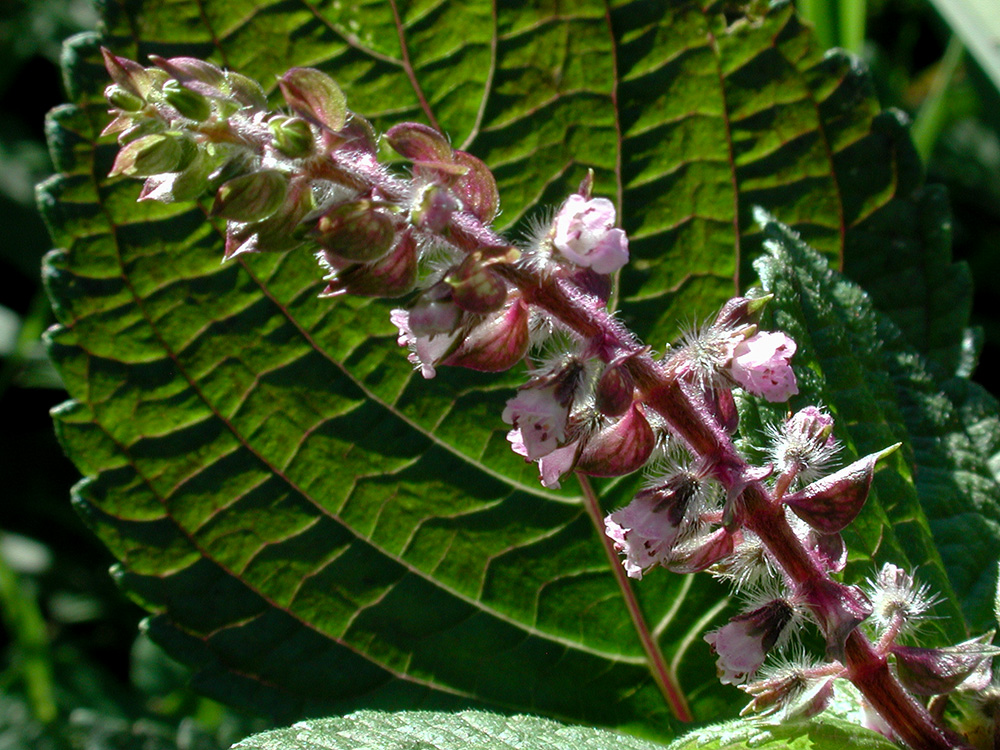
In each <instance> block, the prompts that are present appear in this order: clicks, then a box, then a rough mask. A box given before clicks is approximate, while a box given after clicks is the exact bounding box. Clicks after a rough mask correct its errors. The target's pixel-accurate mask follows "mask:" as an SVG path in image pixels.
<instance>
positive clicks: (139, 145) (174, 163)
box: [110, 133, 198, 177]
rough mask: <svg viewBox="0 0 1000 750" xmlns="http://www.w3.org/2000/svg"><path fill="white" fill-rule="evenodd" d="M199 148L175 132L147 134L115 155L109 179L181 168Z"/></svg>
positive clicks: (141, 175) (146, 174) (147, 174)
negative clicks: (115, 176) (120, 175)
mask: <svg viewBox="0 0 1000 750" xmlns="http://www.w3.org/2000/svg"><path fill="white" fill-rule="evenodd" d="M197 150H198V147H197V146H196V145H195V144H194V141H192V140H191V139H190V138H188V137H187V136H182V135H179V134H174V133H157V134H154V135H147V136H143V137H142V138H139V139H137V140H135V141H132V142H131V143H129V144H127V145H126V146H124V147H123V148H122V149H121V151H119V152H118V158H116V159H115V163H114V166H113V167H112V168H111V172H110V174H111V176H114V175H118V174H124V175H129V176H130V177H147V176H149V175H153V174H162V173H163V172H173V171H176V170H178V169H183V168H184V167H185V166H186V165H187V164H189V163H190V162H191V161H192V160H193V159H194V157H195V155H196V154H197Z"/></svg>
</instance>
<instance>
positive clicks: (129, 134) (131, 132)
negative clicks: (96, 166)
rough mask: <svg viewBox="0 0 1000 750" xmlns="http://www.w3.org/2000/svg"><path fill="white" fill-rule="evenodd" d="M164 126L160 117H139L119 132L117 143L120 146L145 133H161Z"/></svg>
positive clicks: (143, 135)
mask: <svg viewBox="0 0 1000 750" xmlns="http://www.w3.org/2000/svg"><path fill="white" fill-rule="evenodd" d="M116 122H117V120H116ZM165 128H166V125H165V123H164V122H163V121H162V120H160V119H145V118H141V119H139V121H138V122H135V123H133V124H131V125H129V126H128V127H127V128H125V129H124V130H123V131H122V132H121V134H120V135H119V136H118V143H119V144H121V145H122V146H127V145H128V144H130V143H133V142H134V141H137V140H139V139H140V138H144V137H146V136H147V135H156V134H157V133H163V130H164V129H165ZM119 156H121V154H119ZM112 173H113V172H112Z"/></svg>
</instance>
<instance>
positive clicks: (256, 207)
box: [212, 169, 288, 222]
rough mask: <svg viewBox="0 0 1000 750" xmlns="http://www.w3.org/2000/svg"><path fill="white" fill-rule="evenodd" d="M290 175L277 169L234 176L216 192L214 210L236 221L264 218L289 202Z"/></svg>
mask: <svg viewBox="0 0 1000 750" xmlns="http://www.w3.org/2000/svg"><path fill="white" fill-rule="evenodd" d="M287 190H288V179H287V178H286V177H285V175H283V174H282V173H281V172H279V171H277V170H276V169H262V170H260V171H258V172H251V173H250V174H247V175H242V176H241V177H234V178H233V179H231V180H229V181H228V182H226V183H225V184H224V185H223V186H222V187H220V188H219V190H218V192H217V193H216V194H215V203H214V204H213V205H212V213H213V214H215V215H217V216H224V217H225V218H227V219H232V220H234V221H246V222H253V221H260V220H261V219H266V218H267V217H268V216H270V215H271V214H273V213H274V212H275V211H277V210H278V208H280V207H281V204H282V203H284V202H285V195H286V193H287Z"/></svg>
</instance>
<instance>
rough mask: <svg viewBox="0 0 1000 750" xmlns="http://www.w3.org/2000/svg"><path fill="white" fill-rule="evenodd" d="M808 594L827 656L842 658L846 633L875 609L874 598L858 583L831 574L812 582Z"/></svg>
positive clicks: (839, 659) (851, 630)
mask: <svg viewBox="0 0 1000 750" xmlns="http://www.w3.org/2000/svg"><path fill="white" fill-rule="evenodd" d="M806 595H807V600H808V603H809V606H810V608H811V609H812V612H813V614H814V615H815V617H816V619H817V621H818V622H819V626H820V630H822V632H823V635H824V636H825V637H826V655H827V658H829V659H836V660H838V661H843V659H844V644H845V643H846V641H847V636H849V635H850V634H851V633H852V632H853V631H854V629H855V628H856V627H858V625H860V624H861V623H862V622H864V621H865V620H866V619H867V618H868V616H869V615H870V614H871V613H872V605H871V602H870V601H868V597H866V596H865V595H864V593H863V592H862V591H861V589H859V588H858V587H857V586H845V585H844V584H842V583H839V582H837V581H834V580H833V579H831V578H822V579H819V580H818V581H816V582H814V583H812V584H810V587H809V588H808V590H807V592H806Z"/></svg>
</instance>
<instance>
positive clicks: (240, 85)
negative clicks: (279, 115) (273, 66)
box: [225, 70, 267, 111]
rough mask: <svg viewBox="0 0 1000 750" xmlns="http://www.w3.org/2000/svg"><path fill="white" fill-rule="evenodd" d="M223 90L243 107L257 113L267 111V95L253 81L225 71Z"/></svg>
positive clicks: (230, 71)
mask: <svg viewBox="0 0 1000 750" xmlns="http://www.w3.org/2000/svg"><path fill="white" fill-rule="evenodd" d="M225 88H226V89H228V90H229V93H230V95H231V96H232V97H233V98H234V99H236V101H238V102H239V103H240V104H242V105H243V106H244V107H249V108H250V109H253V110H258V111H259V110H262V109H267V95H266V94H265V93H264V89H262V88H261V87H260V84H259V83H257V81H255V80H254V79H252V78H249V77H247V76H245V75H241V74H240V73H235V72H233V71H232V70H227V71H226V85H225Z"/></svg>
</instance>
